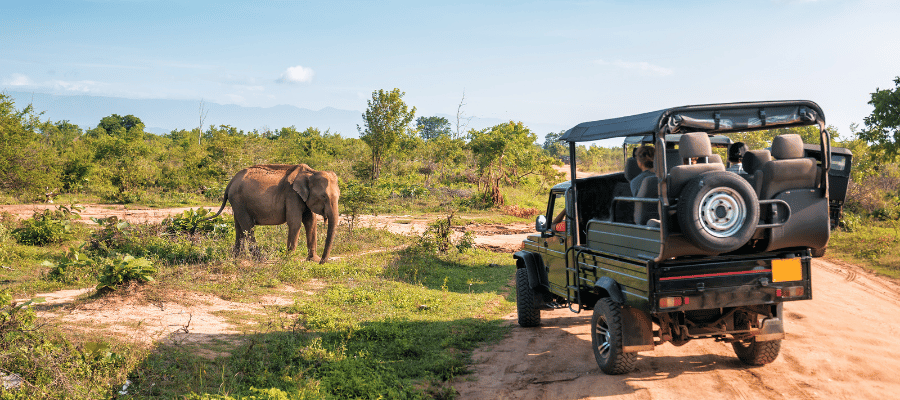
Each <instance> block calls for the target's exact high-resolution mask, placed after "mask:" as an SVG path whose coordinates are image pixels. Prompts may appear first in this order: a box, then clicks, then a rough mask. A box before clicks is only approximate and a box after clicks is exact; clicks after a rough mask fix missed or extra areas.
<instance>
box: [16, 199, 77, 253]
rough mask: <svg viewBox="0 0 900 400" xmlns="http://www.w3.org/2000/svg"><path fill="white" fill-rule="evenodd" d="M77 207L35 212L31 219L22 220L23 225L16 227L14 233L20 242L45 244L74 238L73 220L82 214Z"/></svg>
mask: <svg viewBox="0 0 900 400" xmlns="http://www.w3.org/2000/svg"><path fill="white" fill-rule="evenodd" d="M75 209H76V207H67V206H59V207H58V208H57V210H44V211H38V212H35V213H34V216H32V217H31V219H27V220H25V221H22V227H21V228H17V229H14V230H13V231H12V235H13V237H14V238H16V241H17V242H19V243H20V244H25V245H30V246H43V245H46V244H50V243H60V242H64V241H66V240H69V239H70V238H72V236H73V234H74V231H75V228H74V225H73V223H72V220H73V219H75V218H79V217H80V216H79V215H78V214H77V213H76V212H75V211H73V210H75Z"/></svg>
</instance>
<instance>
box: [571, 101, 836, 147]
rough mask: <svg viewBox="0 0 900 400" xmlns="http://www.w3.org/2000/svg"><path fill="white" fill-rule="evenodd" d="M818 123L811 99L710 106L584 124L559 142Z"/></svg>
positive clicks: (819, 113)
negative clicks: (664, 129)
mask: <svg viewBox="0 0 900 400" xmlns="http://www.w3.org/2000/svg"><path fill="white" fill-rule="evenodd" d="M814 124H818V125H819V126H820V127H821V128H822V129H824V128H825V114H824V113H823V112H822V109H821V108H820V107H819V105H818V104H816V103H814V102H812V101H808V100H793V101H763V102H744V103H723V104H706V105H696V106H683V107H674V108H668V109H665V110H660V111H653V112H648V113H643V114H637V115H631V116H627V117H620V118H611V119H604V120H599V121H591V122H582V123H580V124H578V125H576V126H575V127H574V128H572V129H569V130H568V131H566V133H565V134H563V135H562V137H560V138H559V140H560V141H563V140H564V141H567V142H570V143H574V142H587V141H593V140H602V139H610V138H617V137H623V136H634V135H654V134H656V133H658V132H659V131H660V130H661V129H663V128H664V127H668V128H669V129H668V132H667V133H688V132H697V131H702V132H708V133H726V132H746V131H754V130H761V129H773V128H781V127H786V126H803V125H814Z"/></svg>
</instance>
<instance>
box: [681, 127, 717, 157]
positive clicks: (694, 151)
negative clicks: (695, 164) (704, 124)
mask: <svg viewBox="0 0 900 400" xmlns="http://www.w3.org/2000/svg"><path fill="white" fill-rule="evenodd" d="M678 154H679V155H680V156H681V158H682V159H685V158H694V157H709V156H710V155H712V145H711V144H710V143H709V136H706V134H705V133H703V132H694V133H685V134H684V135H681V140H679V142H678Z"/></svg>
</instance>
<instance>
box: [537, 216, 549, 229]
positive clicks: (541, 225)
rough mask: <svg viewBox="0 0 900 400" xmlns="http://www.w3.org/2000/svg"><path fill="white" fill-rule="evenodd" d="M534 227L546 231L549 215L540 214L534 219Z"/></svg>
mask: <svg viewBox="0 0 900 400" xmlns="http://www.w3.org/2000/svg"><path fill="white" fill-rule="evenodd" d="M534 229H535V230H537V231H538V232H544V231H546V230H547V217H545V216H543V215H538V217H537V219H536V220H535V221H534Z"/></svg>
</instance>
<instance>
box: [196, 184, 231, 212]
mask: <svg viewBox="0 0 900 400" xmlns="http://www.w3.org/2000/svg"><path fill="white" fill-rule="evenodd" d="M230 187H231V182H228V186H226V187H225V195H224V196H223V199H222V205H221V206H220V207H219V212H217V213H216V215H213V216H209V217H206V218H203V219H202V220H203V221H206V220H210V219H213V218H215V217H218V216H219V215H222V210H224V209H225V203H227V202H228V189H229V188H230Z"/></svg>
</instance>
